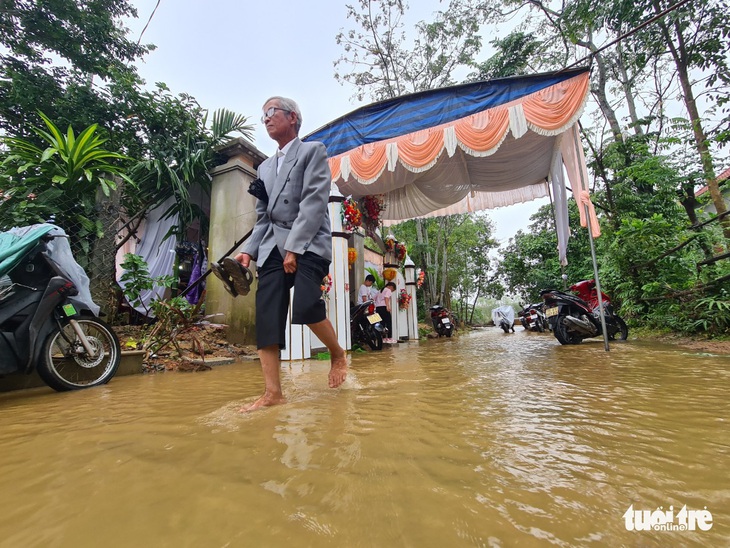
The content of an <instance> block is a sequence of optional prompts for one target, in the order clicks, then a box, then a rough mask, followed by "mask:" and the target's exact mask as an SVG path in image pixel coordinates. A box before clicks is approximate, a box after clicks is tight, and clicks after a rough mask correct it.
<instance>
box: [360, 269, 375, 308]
mask: <svg viewBox="0 0 730 548" xmlns="http://www.w3.org/2000/svg"><path fill="white" fill-rule="evenodd" d="M374 283H375V276H373V275H372V274H368V275H367V276H365V281H364V282H363V283H362V285H361V286H360V291H359V293H358V299H357V301H358V302H359V303H364V302H365V301H371V300H373V299H374V298H375V292H376V290H375V289H373V284H374Z"/></svg>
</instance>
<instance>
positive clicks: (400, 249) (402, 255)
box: [393, 242, 408, 263]
mask: <svg viewBox="0 0 730 548" xmlns="http://www.w3.org/2000/svg"><path fill="white" fill-rule="evenodd" d="M393 252H394V253H395V260H396V261H398V262H399V263H402V262H403V261H405V260H406V255H407V254H408V250H407V249H406V244H402V243H400V242H396V244H395V249H394V250H393Z"/></svg>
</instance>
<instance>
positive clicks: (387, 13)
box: [334, 0, 481, 101]
mask: <svg viewBox="0 0 730 548" xmlns="http://www.w3.org/2000/svg"><path fill="white" fill-rule="evenodd" d="M452 3H453V2H452ZM454 5H455V3H454ZM407 10H408V4H407V3H406V2H404V1H403V0H358V1H357V4H355V5H348V6H347V18H348V19H351V20H352V21H353V23H354V28H350V29H348V30H345V29H342V30H341V31H340V33H339V34H338V35H337V37H336V42H337V44H338V45H340V46H341V47H342V49H343V53H342V55H341V56H340V58H339V59H338V60H337V61H335V63H334V66H335V78H336V79H337V80H338V81H339V82H340V83H345V82H347V83H349V84H351V85H352V86H353V87H354V88H355V96H356V97H357V98H358V99H359V100H362V99H363V97H366V96H369V97H371V98H372V99H373V100H376V101H380V100H383V99H392V98H393V97H398V96H400V95H403V94H405V93H412V92H416V91H424V90H427V89H433V88H438V87H442V86H446V85H449V84H453V83H454V80H453V78H452V74H453V73H454V71H455V70H456V69H457V68H459V67H462V66H471V65H472V64H473V57H474V55H475V54H476V53H477V51H478V50H479V48H480V47H481V38H480V36H479V33H478V31H479V25H478V23H477V21H476V20H475V19H474V18H471V19H470V18H468V17H463V16H462V15H463V14H462V13H461V12H459V11H456V10H455V8H454V7H452V5H449V7H448V8H447V9H446V10H444V11H440V12H437V13H436V15H435V17H434V20H433V21H432V22H425V21H420V22H419V23H417V24H416V25H415V28H414V29H413V34H412V36H414V38H412V40H411V39H410V36H411V35H409V34H407V33H406V32H405V30H404V23H403V17H404V15H405V14H406V12H407Z"/></svg>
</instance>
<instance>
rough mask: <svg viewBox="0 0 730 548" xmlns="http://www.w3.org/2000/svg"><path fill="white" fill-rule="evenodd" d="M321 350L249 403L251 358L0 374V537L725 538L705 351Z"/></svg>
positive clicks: (723, 479) (496, 333)
mask: <svg viewBox="0 0 730 548" xmlns="http://www.w3.org/2000/svg"><path fill="white" fill-rule="evenodd" d="M327 370H328V364H327V363H326V362H319V361H315V360H312V361H307V362H294V363H292V364H291V365H286V366H285V367H284V369H283V374H282V381H283V384H284V389H285V391H286V393H287V396H288V397H289V403H288V404H287V405H284V406H280V407H275V408H271V409H265V410H263V411H260V412H256V413H252V414H250V415H239V414H238V413H237V410H238V408H239V407H240V406H241V404H243V403H245V402H249V401H252V400H253V399H254V398H255V397H256V396H258V394H259V391H260V389H261V377H260V373H259V370H258V365H257V364H256V363H255V362H254V363H253V364H252V363H244V364H236V365H232V366H222V367H217V368H214V369H213V370H212V371H209V372H204V373H179V374H170V373H167V374H161V375H156V376H155V375H151V376H134V377H121V378H117V379H114V380H113V381H112V382H111V383H110V384H109V385H107V386H105V387H101V388H97V389H92V390H87V391H81V392H74V393H66V394H57V393H54V392H51V391H50V390H46V389H38V390H34V391H25V392H22V393H19V392H16V393H6V394H0V425H1V426H0V443H1V444H2V448H3V449H2V454H1V455H0V492H1V493H2V497H1V498H0V546H2V547H6V546H7V547H13V548H15V547H21V546H22V547H27V546H59V547H66V546H68V547H86V546H170V547H180V546H196V547H199V546H206V547H207V546H213V547H218V546H220V547H224V546H231V547H235V546H254V545H259V546H348V547H349V546H378V547H381V546H413V547H422V546H439V547H442V546H449V547H451V546H543V545H545V546H548V545H556V546H586V545H595V546H621V545H627V546H670V545H671V546H711V545H714V546H719V545H724V546H727V545H729V542H728V539H730V475H729V474H728V470H730V428H729V426H728V420H729V419H730V404H729V403H728V393H729V392H730V358H729V357H727V356H712V355H706V354H698V353H691V352H686V351H682V350H678V349H677V348H675V347H668V346H661V345H656V344H651V343H645V342H641V341H629V342H628V343H623V344H618V343H617V344H613V345H612V347H611V351H610V352H609V353H606V352H604V350H603V343H602V342H601V341H599V340H595V341H591V342H588V341H587V342H585V343H584V344H582V345H580V346H571V347H562V346H560V345H559V344H558V343H557V342H556V341H555V339H554V338H553V337H552V336H550V335H547V334H544V335H541V334H538V333H527V332H524V331H520V330H519V329H518V332H517V333H515V334H509V335H505V334H504V333H502V332H501V331H500V330H497V329H487V330H483V331H476V332H472V333H468V334H465V335H461V336H459V337H457V338H454V339H451V340H445V339H441V340H438V341H421V342H411V343H405V344H400V345H398V346H397V347H396V348H393V349H386V350H384V351H383V352H380V353H366V354H355V355H353V357H352V367H351V375H350V378H349V379H348V381H346V384H345V385H344V387H343V388H342V389H339V390H331V389H329V388H327ZM632 504H633V507H634V509H635V510H655V509H656V508H658V507H660V506H661V507H664V508H665V509H668V508H669V506H670V505H672V506H674V508H675V513H677V512H678V511H679V509H681V507H682V506H683V505H687V508H688V509H703V508H705V507H707V509H708V510H709V511H710V512H711V513H712V516H713V527H712V529H711V530H710V531H699V530H698V531H693V532H691V531H685V532H678V531H676V532H659V531H650V532H635V531H634V532H629V531H627V530H626V527H625V522H624V519H623V514H624V513H625V512H626V510H627V509H628V508H629V506H630V505H632Z"/></svg>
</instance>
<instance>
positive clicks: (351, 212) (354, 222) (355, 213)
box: [342, 198, 362, 232]
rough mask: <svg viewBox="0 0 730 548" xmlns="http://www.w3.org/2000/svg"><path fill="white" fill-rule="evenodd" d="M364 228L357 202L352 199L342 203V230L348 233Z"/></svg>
mask: <svg viewBox="0 0 730 548" xmlns="http://www.w3.org/2000/svg"><path fill="white" fill-rule="evenodd" d="M360 226H362V213H360V209H359V208H358V207H357V202H356V201H355V200H353V199H352V198H346V199H345V201H344V202H342V228H343V229H344V230H345V231H347V232H354V231H355V229H356V228H358V227H360Z"/></svg>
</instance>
